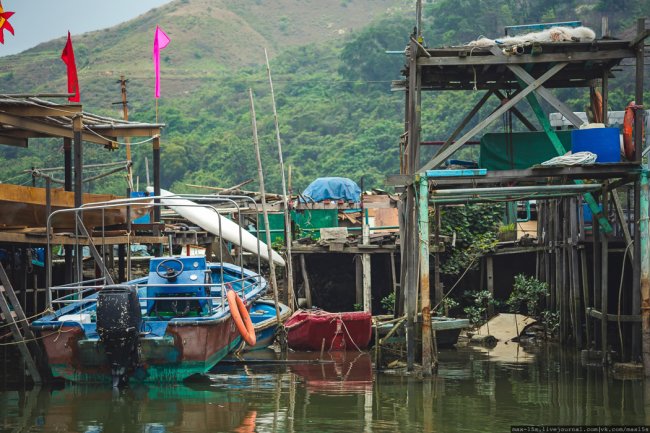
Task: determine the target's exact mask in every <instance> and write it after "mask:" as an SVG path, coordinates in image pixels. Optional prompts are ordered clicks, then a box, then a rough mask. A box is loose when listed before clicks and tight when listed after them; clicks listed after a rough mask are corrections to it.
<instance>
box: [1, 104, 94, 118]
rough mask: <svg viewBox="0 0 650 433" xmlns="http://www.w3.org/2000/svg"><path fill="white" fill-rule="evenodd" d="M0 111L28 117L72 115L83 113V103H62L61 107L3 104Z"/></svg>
mask: <svg viewBox="0 0 650 433" xmlns="http://www.w3.org/2000/svg"><path fill="white" fill-rule="evenodd" d="M0 111H4V112H6V113H7V114H12V115H14V116H26V117H70V116H74V115H75V114H77V113H81V111H82V108H81V105H76V104H75V105H61V106H60V108H59V107H57V108H55V107H48V106H42V105H31V104H29V105H19V104H2V103H0Z"/></svg>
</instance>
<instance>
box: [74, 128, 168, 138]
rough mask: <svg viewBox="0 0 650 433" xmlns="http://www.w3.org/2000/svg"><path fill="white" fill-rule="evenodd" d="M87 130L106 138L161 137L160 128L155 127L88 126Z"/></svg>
mask: <svg viewBox="0 0 650 433" xmlns="http://www.w3.org/2000/svg"><path fill="white" fill-rule="evenodd" d="M86 130H90V131H94V132H96V133H97V134H99V135H101V136H104V137H107V136H108V137H111V138H113V137H154V136H156V135H160V127H154V126H133V127H131V126H129V127H127V126H126V125H125V126H124V127H122V128H111V127H102V126H90V125H86Z"/></svg>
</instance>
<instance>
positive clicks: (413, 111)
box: [401, 40, 420, 371]
mask: <svg viewBox="0 0 650 433" xmlns="http://www.w3.org/2000/svg"><path fill="white" fill-rule="evenodd" d="M417 56H418V46H417V43H416V42H415V41H413V40H411V43H410V50H409V57H408V59H407V60H408V70H409V78H408V106H407V107H406V111H407V113H408V118H407V120H408V122H407V126H408V129H407V133H408V134H407V135H408V141H407V142H408V144H407V152H408V153H407V155H406V156H407V173H406V174H408V175H414V174H415V172H416V170H417V169H418V164H419V158H418V154H419V147H420V146H419V145H420V122H419V120H420V116H419V111H420V88H419V86H418V83H419V79H420V78H419V76H420V74H419V73H418V67H417ZM416 187H417V186H416V185H414V184H411V185H409V186H408V187H407V190H406V204H405V206H404V208H403V209H404V218H403V220H402V221H401V222H402V223H403V224H404V230H403V233H404V235H405V237H404V238H402V239H401V240H402V248H404V249H405V254H404V255H403V256H402V257H403V259H405V260H402V274H403V275H404V286H402V290H404V295H405V297H404V298H405V307H406V308H405V310H406V364H407V370H408V371H412V370H413V367H414V363H415V322H416V320H417V314H416V309H417V293H418V280H419V278H418V238H417V233H418V232H417V220H418V218H417V215H416V205H415V188H416Z"/></svg>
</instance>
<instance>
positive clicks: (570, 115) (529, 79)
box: [508, 65, 583, 128]
mask: <svg viewBox="0 0 650 433" xmlns="http://www.w3.org/2000/svg"><path fill="white" fill-rule="evenodd" d="M508 69H510V70H511V71H512V72H513V73H514V74H515V75H516V76H517V77H518V78H519V79H520V80H522V81H523V82H524V83H526V84H527V85H529V86H530V85H531V84H532V83H534V82H535V78H534V77H533V76H532V75H530V74H529V73H528V72H526V70H525V69H524V68H522V67H521V66H516V65H514V66H508ZM535 92H536V93H537V94H538V95H539V96H541V97H542V98H544V99H545V100H546V102H548V103H549V104H551V105H552V106H553V107H555V108H556V109H557V110H558V111H559V112H560V113H561V114H562V115H563V116H564V117H565V118H566V119H567V120H568V121H569V122H571V123H572V124H573V126H575V127H576V128H579V127H580V126H581V125H582V123H583V122H582V119H580V118H579V117H578V116H576V114H575V113H574V112H573V110H571V109H570V108H569V107H567V106H566V105H565V104H564V102H562V101H560V100H559V99H558V98H557V96H555V95H554V94H553V93H551V91H550V90H548V89H545V88H544V87H543V86H539V87H537V88H536V89H535Z"/></svg>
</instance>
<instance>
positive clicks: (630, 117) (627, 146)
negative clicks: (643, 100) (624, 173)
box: [623, 101, 636, 161]
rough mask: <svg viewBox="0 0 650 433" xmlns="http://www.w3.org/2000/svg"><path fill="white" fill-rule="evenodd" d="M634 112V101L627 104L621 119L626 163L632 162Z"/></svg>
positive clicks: (633, 151)
mask: <svg viewBox="0 0 650 433" xmlns="http://www.w3.org/2000/svg"><path fill="white" fill-rule="evenodd" d="M635 112H636V104H635V103H634V101H632V102H630V103H629V104H627V107H625V117H624V118H623V150H624V151H625V158H627V160H628V161H634V153H635V146H634V113H635Z"/></svg>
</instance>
